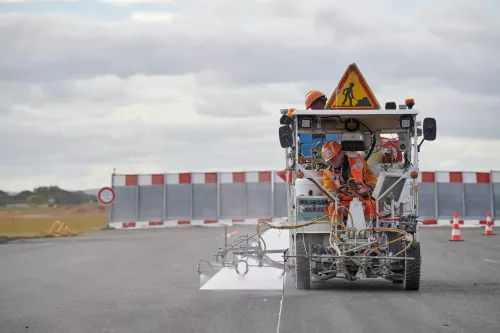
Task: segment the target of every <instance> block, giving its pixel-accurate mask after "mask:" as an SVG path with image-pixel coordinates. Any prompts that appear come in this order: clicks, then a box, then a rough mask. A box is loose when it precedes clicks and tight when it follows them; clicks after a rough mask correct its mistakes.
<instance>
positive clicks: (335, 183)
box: [325, 169, 340, 188]
mask: <svg viewBox="0 0 500 333" xmlns="http://www.w3.org/2000/svg"><path fill="white" fill-rule="evenodd" d="M325 171H326V174H327V175H328V178H330V180H331V181H332V182H333V186H335V188H338V187H339V186H340V177H339V176H338V175H337V174H335V175H334V174H333V173H332V172H331V171H330V170H328V169H326V170H325Z"/></svg>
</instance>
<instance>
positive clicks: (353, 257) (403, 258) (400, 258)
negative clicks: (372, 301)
mask: <svg viewBox="0 0 500 333" xmlns="http://www.w3.org/2000/svg"><path fill="white" fill-rule="evenodd" d="M286 257H287V258H321V259H328V258H335V259H336V258H344V259H390V260H415V258H410V257H364V256H343V257H341V256H328V257H322V256H286Z"/></svg>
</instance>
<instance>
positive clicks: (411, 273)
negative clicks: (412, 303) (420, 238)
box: [403, 242, 422, 290]
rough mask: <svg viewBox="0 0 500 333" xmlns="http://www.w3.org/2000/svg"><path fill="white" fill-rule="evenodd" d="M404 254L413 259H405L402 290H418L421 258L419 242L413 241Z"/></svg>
mask: <svg viewBox="0 0 500 333" xmlns="http://www.w3.org/2000/svg"><path fill="white" fill-rule="evenodd" d="M406 256H407V257H410V258H415V259H414V260H406V264H405V275H404V280H403V288H404V290H419V289H420V268H421V264H422V259H421V257H420V243H419V242H414V243H413V244H412V245H411V246H410V247H409V248H408V250H406Z"/></svg>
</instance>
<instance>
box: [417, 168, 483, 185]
mask: <svg viewBox="0 0 500 333" xmlns="http://www.w3.org/2000/svg"><path fill="white" fill-rule="evenodd" d="M418 182H419V183H465V184H489V183H490V173H489V172H461V171H456V172H454V171H451V172H449V171H435V172H429V171H424V172H420V173H419V175H418Z"/></svg>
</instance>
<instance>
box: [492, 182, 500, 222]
mask: <svg viewBox="0 0 500 333" xmlns="http://www.w3.org/2000/svg"><path fill="white" fill-rule="evenodd" d="M492 185H493V206H494V209H493V212H492V213H491V214H492V215H493V216H492V218H493V217H494V218H499V217H500V184H492ZM497 225H498V223H497Z"/></svg>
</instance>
